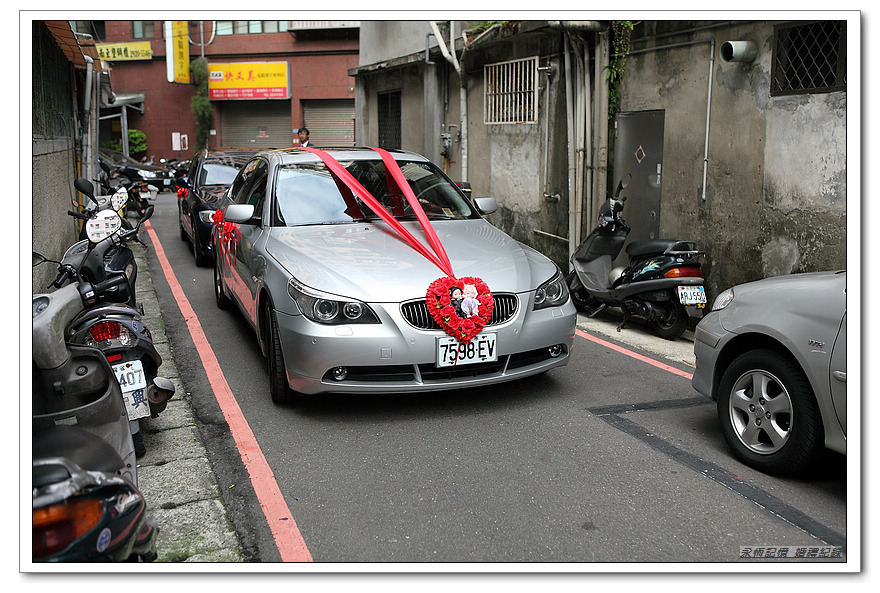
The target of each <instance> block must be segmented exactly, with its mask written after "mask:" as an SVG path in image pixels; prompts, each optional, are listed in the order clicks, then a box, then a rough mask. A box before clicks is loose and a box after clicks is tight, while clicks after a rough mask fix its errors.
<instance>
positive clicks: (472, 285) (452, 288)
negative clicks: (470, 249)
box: [425, 276, 495, 344]
mask: <svg viewBox="0 0 880 593" xmlns="http://www.w3.org/2000/svg"><path fill="white" fill-rule="evenodd" d="M425 300H426V303H427V306H428V312H429V313H430V314H431V317H433V318H434V321H436V322H437V324H438V325H439V326H440V327H442V328H443V331H445V332H446V333H447V334H449V335H450V336H452V337H453V338H455V339H457V340H458V341H459V342H463V343H465V344H467V343H468V342H470V341H471V340H472V339H473V338H474V336H476V335H477V334H479V333H480V332H481V331H483V328H484V327H486V324H487V323H489V320H490V319H491V318H492V310H493V309H494V308H495V298H494V297H493V296H492V292H491V291H490V290H489V287H488V286H487V285H486V283H485V282H483V281H482V280H480V279H479V278H474V277H471V276H467V277H464V278H455V277H453V276H445V277H443V278H438V279H437V280H435V281H434V282H432V283H431V286H429V287H428V292H427V294H426V295H425Z"/></svg>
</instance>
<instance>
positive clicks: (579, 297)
mask: <svg viewBox="0 0 880 593" xmlns="http://www.w3.org/2000/svg"><path fill="white" fill-rule="evenodd" d="M565 283H566V284H568V287H569V293H570V294H571V302H573V303H574V306H575V309H577V310H578V311H580V312H581V313H584V314H586V315H588V316H592V315H595V314H596V313H598V312H599V311H601V310H602V303H601V302H600V301H599V300H598V299H595V298H593V297H591V296H590V295H589V293H588V292H587V290H586V289H585V288H584V285H583V284H581V281H580V280H578V279H577V277H576V276H575V273H574V272H570V273H569V274H568V276H566V277H565Z"/></svg>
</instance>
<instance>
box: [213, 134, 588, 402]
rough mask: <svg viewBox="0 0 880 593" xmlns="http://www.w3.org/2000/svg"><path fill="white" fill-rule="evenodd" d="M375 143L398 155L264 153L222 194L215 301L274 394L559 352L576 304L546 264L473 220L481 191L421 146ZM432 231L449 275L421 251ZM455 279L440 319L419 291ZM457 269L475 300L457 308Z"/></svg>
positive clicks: (562, 355) (431, 380) (494, 376)
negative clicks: (463, 184) (468, 189)
mask: <svg viewBox="0 0 880 593" xmlns="http://www.w3.org/2000/svg"><path fill="white" fill-rule="evenodd" d="M384 154H385V156H386V157H388V158H391V159H393V163H396V166H393V163H389V162H383V160H382V156H380V154H379V153H377V151H376V150H373V149H366V148H363V149H361V148H351V149H326V150H324V151H316V150H311V151H310V149H290V150H278V151H267V152H263V153H260V154H258V155H256V156H255V157H254V158H253V159H252V160H251V161H250V162H248V164H246V165H245V166H244V167H243V168H242V169H241V171H240V172H239V174H238V176H237V177H236V179H235V180H234V181H233V183H232V185H231V186H230V187H229V189H228V191H227V193H226V195H225V196H224V198H223V201H222V205H221V210H220V212H219V213H218V215H217V216H216V217H215V229H214V235H213V241H214V245H215V249H214V252H215V254H216V255H215V258H214V288H215V296H216V301H217V304H218V306H220V307H221V308H225V307H228V306H229V305H231V304H232V303H235V304H236V305H237V306H238V308H239V309H240V310H241V312H242V313H243V314H244V316H245V318H246V319H247V320H248V321H249V322H250V324H251V326H252V327H253V328H254V330H255V331H256V334H257V336H258V339H259V342H260V345H261V348H262V350H263V353H264V355H266V356H267V358H268V367H269V376H270V382H271V394H272V399H273V400H274V401H275V402H276V403H284V402H290V401H291V400H292V399H294V396H295V395H296V394H316V393H324V392H350V393H394V392H418V391H433V390H442V389H454V388H463V387H475V386H481V385H488V384H493V383H500V382H503V381H510V380H514V379H518V378H522V377H527V376H529V375H535V374H538V373H543V372H545V371H547V370H549V369H552V368H555V367H560V366H563V365H565V364H567V363H568V360H569V356H570V352H571V345H572V342H573V340H574V333H575V326H576V320H577V314H576V312H575V308H574V305H573V304H572V302H571V299H570V298H569V294H568V289H567V287H566V284H565V281H564V278H563V276H562V274H561V273H560V270H559V269H558V267H557V266H556V264H554V263H553V262H552V261H551V260H549V259H548V258H547V257H545V256H543V255H541V254H540V253H538V252H537V251H535V250H534V249H531V248H529V247H527V246H525V245H523V244H521V243H519V242H517V241H515V240H513V239H512V238H510V237H509V236H507V235H506V234H504V233H502V232H501V231H500V230H498V229H497V228H495V227H494V226H492V225H491V224H489V223H488V222H487V221H486V220H485V219H483V217H482V216H481V212H482V213H489V212H491V211H493V210H494V209H496V208H497V205H496V203H495V201H494V200H493V199H491V198H477V199H475V200H474V201H473V202H472V201H470V200H468V198H466V197H465V196H464V194H462V192H461V190H459V189H458V188H457V187H456V185H455V183H453V182H452V181H451V180H450V179H449V178H448V177H447V176H446V175H445V174H444V173H443V172H442V171H441V170H440V169H438V168H437V167H436V166H435V165H434V164H433V163H431V162H430V161H428V160H427V159H425V158H424V157H421V156H419V155H416V154H413V153H408V152H402V151H391V152H386V153H384ZM388 165H392V166H391V167H390V168H391V170H392V174H390V175H389V174H388V171H387V170H386V169H388V168H389V167H388ZM334 167H337V168H334ZM395 175H402V177H398V178H397V181H396V183H395V182H393V181H392V179H394V176H395ZM403 178H405V182H403V181H400V180H401V179H403ZM400 185H408V186H409V187H408V188H406V191H402V189H401V187H400ZM408 192H409V193H408ZM362 193H368V194H369V195H368V196H362V195H361V194H362ZM401 193H403V194H406V196H407V199H406V200H404V199H403V196H402V195H401ZM365 200H366V201H367V202H366V203H365ZM371 200H372V201H371ZM407 200H412V201H407ZM415 200H417V201H418V208H416V207H414V206H413V205H412V204H413V202H414V201H415ZM371 204H374V205H371ZM375 204H378V207H380V208H382V209H384V211H382V212H381V213H380V212H377V211H376V208H377V206H376V205H375ZM420 215H423V216H424V218H427V221H424V220H423V219H420ZM383 216H384V218H383ZM431 233H433V234H434V239H435V242H437V243H439V244H440V246H442V249H441V250H442V251H445V255H446V256H447V257H448V263H449V264H450V266H451V270H453V271H454V276H445V277H444V272H443V271H442V270H441V269H440V268H438V266H437V264H436V262H435V261H432V260H431V259H430V258H429V257H428V256H426V255H425V253H424V251H425V250H426V249H427V248H428V247H433V246H434V245H435V243H432V242H431ZM406 235H408V237H409V238H407V237H406ZM429 253H430V252H429ZM440 259H441V261H442V258H440ZM453 277H454V278H456V279H460V280H462V282H461V283H458V282H452V281H451V280H450V281H449V283H448V284H449V286H446V285H444V287H443V289H442V290H438V291H437V294H438V295H440V296H441V297H443V299H442V300H444V301H445V302H444V304H443V306H445V307H448V308H447V309H443V311H448V312H449V313H444V315H445V317H442V318H441V317H438V315H439V314H438V313H437V311H440V308H439V307H440V306H441V305H438V308H437V310H436V311H435V312H432V311H431V310H429V307H428V304H427V303H428V301H429V297H430V296H431V295H432V294H433V293H432V292H431V288H432V287H434V286H435V285H437V283H438V282H440V283H442V282H441V281H443V280H447V279H450V278H453ZM468 279H476V282H475V284H477V285H479V286H480V287H481V288H480V290H481V291H482V292H481V294H480V295H479V299H480V301H479V302H480V304H481V305H482V307H483V308H482V309H480V308H479V307H480V306H481V305H480V304H478V305H477V308H476V309H475V310H474V312H468V313H467V314H465V313H463V312H462V310H461V309H460V308H458V306H457V305H456V306H453V304H454V303H457V302H458V301H455V299H456V297H458V296H459V295H457V294H456V295H453V294H452V292H453V291H454V288H460V289H462V291H463V292H467V290H468V288H467V287H466V286H464V285H462V286H456V287H453V286H452V284H465V283H466V282H465V281H467V280H468ZM474 290H476V289H474ZM441 293H443V294H441ZM464 300H465V301H466V300H467V299H464ZM432 302H433V301H432ZM453 312H454V314H453ZM471 315H474V318H473V322H479V327H476V328H474V327H473V324H472V322H471V321H470V320H468V319H465V317H470V316H471ZM459 316H460V317H459ZM481 316H482V317H481ZM478 317H481V318H482V320H481V321H480V320H478V319H477V318H478ZM450 319H454V320H455V323H460V324H461V326H465V325H468V326H469V327H470V328H471V329H470V330H469V333H468V335H467V336H466V337H464V338H461V337H460V336H459V337H456V336H454V335H452V331H453V330H452V329H451V328H450V327H451V326H452V325H453V322H452V321H450ZM443 324H448V325H445V326H444V325H443ZM471 330H472V331H471Z"/></svg>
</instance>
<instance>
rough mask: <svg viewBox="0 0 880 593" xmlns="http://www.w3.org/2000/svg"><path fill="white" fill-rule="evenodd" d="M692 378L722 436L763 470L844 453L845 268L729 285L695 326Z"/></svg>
mask: <svg viewBox="0 0 880 593" xmlns="http://www.w3.org/2000/svg"><path fill="white" fill-rule="evenodd" d="M694 338H695V340H694V353H695V354H696V359H697V362H696V371H695V372H694V376H693V381H692V384H693V386H694V388H695V389H696V390H697V391H698V392H700V393H702V394H703V395H706V396H708V397H711V398H712V399H714V400H716V401H717V402H718V419H719V422H720V424H721V431H722V434H723V435H724V439H725V440H726V441H727V444H728V445H729V446H730V448H731V450H732V451H733V453H734V454H735V455H736V456H737V457H738V458H739V459H740V460H741V461H743V462H744V463H746V464H748V465H750V466H752V467H755V468H757V469H759V470H761V471H764V472H767V473H789V472H796V471H798V470H800V469H803V468H804V467H806V466H807V465H808V464H810V463H811V462H812V461H813V460H814V459H815V456H816V454H817V453H819V452H820V451H821V450H822V449H823V445H824V446H825V447H827V448H829V449H831V450H833V451H837V452H839V453H844V454H845V453H846V403H847V402H846V272H845V271H839V272H819V273H812V274H794V275H789V276H780V277H776V278H767V279H764V280H759V281H757V282H751V283H747V284H742V285H739V286H735V287H733V288H731V289H728V290H726V291H724V292H723V293H721V294H720V295H719V296H718V298H716V299H715V303H714V304H713V306H712V312H711V313H709V314H708V315H707V316H706V317H704V318H703V319H702V320H701V321H700V323H699V324H698V325H697V329H696V332H695V333H694Z"/></svg>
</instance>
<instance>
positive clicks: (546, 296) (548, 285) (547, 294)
mask: <svg viewBox="0 0 880 593" xmlns="http://www.w3.org/2000/svg"><path fill="white" fill-rule="evenodd" d="M566 301H568V285H567V284H566V283H565V278H564V277H563V276H562V273H561V272H560V271H559V270H557V271H556V274H555V275H554V276H553V278H551V279H550V280H548V281H547V282H545V283H544V284H542V285H541V286H539V287H538V289H537V290H536V291H535V305H534V307H533V310H535V311H537V310H538V309H545V308H547V307H558V306H560V305H564V304H565V303H566Z"/></svg>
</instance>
